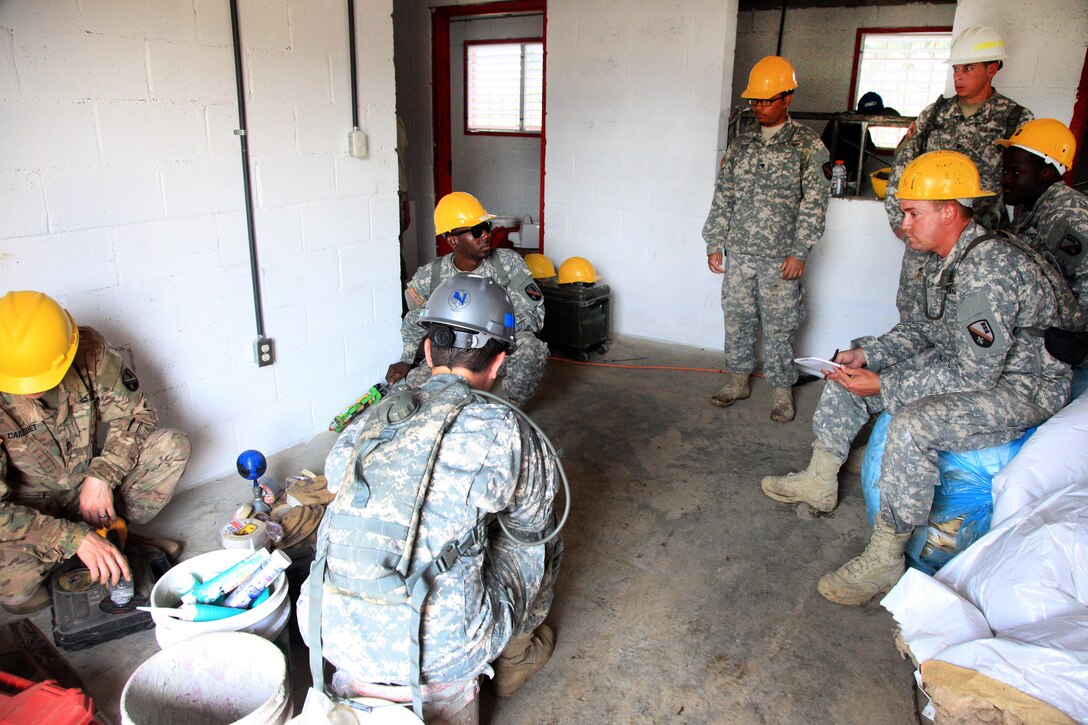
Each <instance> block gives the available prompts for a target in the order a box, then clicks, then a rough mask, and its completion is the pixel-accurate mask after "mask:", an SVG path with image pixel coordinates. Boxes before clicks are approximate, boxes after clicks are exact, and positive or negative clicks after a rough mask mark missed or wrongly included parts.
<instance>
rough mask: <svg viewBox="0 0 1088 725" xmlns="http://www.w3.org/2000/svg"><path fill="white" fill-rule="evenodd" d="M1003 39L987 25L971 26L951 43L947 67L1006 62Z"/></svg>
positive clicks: (1006, 54)
mask: <svg viewBox="0 0 1088 725" xmlns="http://www.w3.org/2000/svg"><path fill="white" fill-rule="evenodd" d="M1008 57H1009V55H1008V53H1006V52H1005V39H1004V38H1002V37H1001V34H1000V33H998V32H997V31H996V30H994V29H993V28H991V27H990V26H989V25H972V26H971V27H970V28H968V29H967V30H965V31H963V32H962V33H960V34H959V36H958V37H957V38H956V39H955V40H954V41H952V48H951V50H950V51H949V53H948V60H946V61H945V63H948V64H949V65H963V64H966V63H989V62H992V61H998V60H1006V59H1007V58H1008Z"/></svg>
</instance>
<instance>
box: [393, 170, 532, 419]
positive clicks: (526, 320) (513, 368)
mask: <svg viewBox="0 0 1088 725" xmlns="http://www.w3.org/2000/svg"><path fill="white" fill-rule="evenodd" d="M494 216H495V215H494V214H488V213H487V211H486V210H485V209H484V208H483V205H481V204H480V202H479V201H477V199H476V198H475V197H474V196H472V195H471V194H466V193H464V192H461V191H455V192H453V193H451V194H447V195H446V196H444V197H442V199H441V200H440V201H439V202H438V205H437V206H436V207H435V210H434V222H435V233H436V234H443V235H445V237H446V241H447V242H448V243H449V245H450V248H451V249H452V250H453V251H452V252H451V253H450V254H447V255H445V256H444V257H439V258H438V259H436V260H434V261H433V262H430V263H428V264H425V265H423V266H422V267H420V268H419V269H418V270H416V273H415V274H414V275H412V279H411V281H410V282H409V283H408V288H407V289H406V290H405V293H404V296H405V299H406V300H407V302H408V313H407V314H406V315H405V316H404V319H403V320H402V322H401V326H400V336H401V340H402V341H403V343H404V350H403V353H402V355H401V359H400V362H396V363H393V364H392V365H390V366H389V371H388V372H387V373H386V382H388V383H389V384H390V385H392V384H393V383H395V382H397V381H398V380H401V379H402V378H404V377H406V376H408V374H409V370H411V368H412V365H413V363H414V362H415V361H416V358H417V357H418V355H419V353H420V349H419V345H420V343H421V342H422V341H423V330H422V328H420V326H419V325H418V322H419V313H420V310H421V309H423V305H424V304H426V302H427V300H428V299H430V296H431V292H432V290H434V289H435V288H436V287H437V286H438V285H440V284H441V283H443V282H445V281H447V280H448V279H450V278H451V277H453V276H454V275H455V274H457V273H458V272H472V273H474V274H479V275H483V276H485V277H491V278H492V279H495V280H497V281H498V282H499V284H501V285H502V286H503V288H505V289H506V291H507V293H508V294H509V295H510V299H511V300H513V302H514V314H515V315H516V317H517V331H518V332H517V351H516V352H514V353H513V354H512V355H510V356H509V358H508V359H507V361H506V364H505V365H504V366H503V369H502V373H501V377H502V388H503V391H504V393H505V394H506V397H507V398H508V399H509V400H510V402H512V403H514V404H515V405H524V404H525V402H526V401H528V400H529V398H531V397H532V396H533V393H535V392H536V388H537V385H539V384H540V379H541V378H542V377H543V376H544V366H545V364H546V363H547V360H548V346H547V345H545V344H544V343H543V342H541V341H540V340H539V339H538V338H537V337H536V335H535V334H534V333H537V332H539V331H540V329H541V328H542V327H543V326H544V295H543V294H542V293H541V291H540V288H539V287H537V285H536V282H534V281H533V275H532V273H531V272H530V271H529V268H528V267H527V266H526V264H525V260H523V259H522V258H521V255H520V254H518V253H517V252H515V251H513V250H511V249H495V250H492V248H491V222H490V220H491V219H493V218H494ZM429 375H430V372H429V369H428V368H427V366H425V365H420V366H419V367H417V368H416V369H415V370H412V371H411V375H410V376H409V377H408V383H409V384H411V385H419V384H421V383H422V382H423V381H424V380H426V379H427V377H428V376H429Z"/></svg>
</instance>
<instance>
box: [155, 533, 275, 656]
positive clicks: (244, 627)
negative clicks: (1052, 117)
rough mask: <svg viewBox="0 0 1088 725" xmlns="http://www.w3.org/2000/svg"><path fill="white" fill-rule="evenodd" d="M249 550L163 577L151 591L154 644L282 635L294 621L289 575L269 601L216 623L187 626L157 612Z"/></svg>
mask: <svg viewBox="0 0 1088 725" xmlns="http://www.w3.org/2000/svg"><path fill="white" fill-rule="evenodd" d="M250 553H251V552H250V551H248V550H246V549H220V550H219V551H209V552H208V553H207V554H201V555H200V556H194V557H193V558H192V559H187V560H185V561H183V562H181V563H180V564H178V565H177V566H175V567H174V568H172V569H171V570H170V571H168V572H166V573H165V574H163V576H162V578H160V579H159V581H158V582H156V583H155V586H154V588H152V590H151V618H152V619H153V620H154V621H155V641H156V642H158V643H159V646H160V647H162V648H163V649H165V648H167V647H169V646H170V645H172V644H175V643H177V642H180V641H182V640H184V639H188V638H190V637H196V636H198V635H202V634H209V633H211V632H250V633H253V634H256V635H259V636H261V637H264V638H265V639H275V638H276V637H279V636H280V633H281V632H283V628H284V627H285V626H286V625H287V622H288V620H289V619H290V617H291V600H290V598H289V597H288V596H287V575H286V573H281V574H280V575H279V576H277V577H276V578H275V579H274V580H273V581H272V584H271V586H270V591H269V597H268V599H267V600H265V601H264V602H262V603H261V604H258V605H257V606H255V607H253V608H252V609H246V610H244V611H242V612H241V613H240V614H236V615H234V616H233V617H228V618H227V619H218V620H215V621H213V622H184V621H182V620H180V619H175V618H174V617H171V616H168V615H166V614H163V613H162V612H160V611H157V610H158V609H160V608H174V607H176V606H178V604H179V603H180V601H181V599H180V597H179V596H178V593H177V592H178V591H179V590H182V589H184V588H185V587H186V586H187V585H188V584H189V583H191V582H192V577H193V576H196V577H197V578H198V579H200V580H201V581H206V580H208V579H210V578H211V577H213V576H215V575H216V574H219V573H220V572H223V571H225V570H226V569H228V568H230V567H231V566H233V565H235V564H237V563H238V562H239V561H241V560H242V559H244V558H246V556H248V555H249V554H250Z"/></svg>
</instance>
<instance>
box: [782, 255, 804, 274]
mask: <svg viewBox="0 0 1088 725" xmlns="http://www.w3.org/2000/svg"><path fill="white" fill-rule="evenodd" d="M778 269H779V270H780V271H781V273H782V279H798V278H799V277H800V276H801V275H802V274H804V273H805V260H803V259H798V258H797V257H786V258H785V259H783V260H782V265H781V266H780V267H779V268H778Z"/></svg>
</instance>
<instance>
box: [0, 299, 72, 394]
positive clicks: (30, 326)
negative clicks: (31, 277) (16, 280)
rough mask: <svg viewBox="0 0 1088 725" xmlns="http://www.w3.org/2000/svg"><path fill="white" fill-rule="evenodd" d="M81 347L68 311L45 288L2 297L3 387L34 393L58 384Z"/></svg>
mask: <svg viewBox="0 0 1088 725" xmlns="http://www.w3.org/2000/svg"><path fill="white" fill-rule="evenodd" d="M77 347H79V328H78V327H76V323H75V321H74V320H73V319H72V316H71V315H70V314H68V311H67V310H65V309H64V308H63V307H61V306H60V305H58V304H57V302H56V300H54V299H53V298H52V297H50V296H48V295H45V294H42V293H41V292H30V291H22V292H8V293H7V294H6V295H4V296H3V297H0V391H3V392H5V393H11V394H15V395H31V394H34V393H41V392H44V391H46V390H49V389H51V388H55V387H56V386H57V385H58V384H59V383H60V381H61V379H63V378H64V374H65V373H67V372H68V368H69V367H70V366H71V365H72V360H73V359H74V358H75V356H76V348H77Z"/></svg>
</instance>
